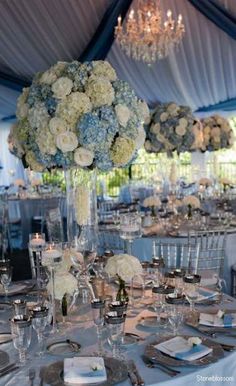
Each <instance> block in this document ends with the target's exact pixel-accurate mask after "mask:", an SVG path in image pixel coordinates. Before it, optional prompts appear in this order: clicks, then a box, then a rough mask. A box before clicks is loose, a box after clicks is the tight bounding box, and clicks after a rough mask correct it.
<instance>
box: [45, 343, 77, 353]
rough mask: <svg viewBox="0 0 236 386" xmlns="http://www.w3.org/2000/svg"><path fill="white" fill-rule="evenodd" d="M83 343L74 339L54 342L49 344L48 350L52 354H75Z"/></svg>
mask: <svg viewBox="0 0 236 386" xmlns="http://www.w3.org/2000/svg"><path fill="white" fill-rule="evenodd" d="M80 348H81V345H80V344H79V343H78V342H74V341H72V340H69V339H67V340H62V341H58V342H53V343H51V344H49V345H48V346H47V352H48V353H49V354H51V355H63V356H64V355H66V356H68V355H75V354H76V353H78V352H79V351H80Z"/></svg>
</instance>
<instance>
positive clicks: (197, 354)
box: [154, 336, 212, 361]
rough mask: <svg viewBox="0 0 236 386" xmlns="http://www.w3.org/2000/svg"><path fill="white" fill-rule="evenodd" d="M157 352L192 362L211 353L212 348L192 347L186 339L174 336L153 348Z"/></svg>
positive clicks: (201, 345) (200, 345)
mask: <svg viewBox="0 0 236 386" xmlns="http://www.w3.org/2000/svg"><path fill="white" fill-rule="evenodd" d="M154 347H155V348H156V349H157V350H159V351H161V352H163V353H164V354H167V355H169V356H171V357H174V358H177V359H183V360H186V361H193V360H195V359H199V358H202V357H204V356H205V355H207V354H209V353H210V352H212V348H210V347H207V346H204V345H203V344H199V345H196V346H192V345H190V344H189V343H188V341H187V339H185V338H183V337H181V336H176V337H175V338H171V339H169V340H167V341H165V342H162V343H159V344H157V345H156V346H154Z"/></svg>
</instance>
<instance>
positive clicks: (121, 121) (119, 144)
mask: <svg viewBox="0 0 236 386" xmlns="http://www.w3.org/2000/svg"><path fill="white" fill-rule="evenodd" d="M16 115H17V118H18V123H17V126H15V127H13V128H12V131H11V134H10V136H9V148H10V150H11V151H12V152H13V153H14V154H15V155H17V156H18V157H20V158H22V159H23V161H25V164H26V165H28V166H29V167H30V168H31V169H32V170H35V171H43V170H44V169H50V168H52V167H63V168H67V169H68V168H71V167H73V166H79V167H81V168H90V169H91V168H95V167H97V168H98V169H99V170H102V171H107V170H111V169H112V168H113V167H126V166H127V165H128V164H129V163H130V162H132V161H133V160H134V159H135V158H136V156H137V151H138V150H139V148H140V147H142V146H143V144H144V141H145V130H144V128H143V123H144V122H148V121H149V109H148V107H147V105H146V103H145V102H143V101H141V100H139V99H138V98H137V96H136V95H135V92H134V91H133V90H132V89H131V88H130V86H129V85H128V83H126V82H124V81H122V80H119V79H118V78H117V75H116V72H115V70H114V68H113V67H112V66H111V65H110V64H109V63H108V62H106V61H93V62H86V63H79V62H78V61H73V62H72V63H66V62H58V63H57V64H55V65H54V66H52V67H51V68H49V69H48V70H47V71H45V72H43V73H38V74H36V76H35V77H34V79H33V82H32V85H31V86H30V87H29V88H25V89H24V90H23V92H22V94H21V95H20V97H19V98H18V102H17V111H16Z"/></svg>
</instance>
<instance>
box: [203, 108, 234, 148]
mask: <svg viewBox="0 0 236 386" xmlns="http://www.w3.org/2000/svg"><path fill="white" fill-rule="evenodd" d="M201 122H202V127H203V144H202V146H201V150H202V151H206V150H208V151H214V150H219V149H228V148H230V147H232V146H233V143H234V134H233V130H232V128H231V127H230V124H229V121H228V120H227V119H225V118H224V117H221V116H220V115H213V116H212V117H207V118H204V119H202V121H201Z"/></svg>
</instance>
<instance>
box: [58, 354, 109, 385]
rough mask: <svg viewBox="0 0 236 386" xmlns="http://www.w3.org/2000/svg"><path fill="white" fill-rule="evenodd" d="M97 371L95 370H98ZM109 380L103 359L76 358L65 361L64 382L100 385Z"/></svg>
mask: <svg viewBox="0 0 236 386" xmlns="http://www.w3.org/2000/svg"><path fill="white" fill-rule="evenodd" d="M96 367H97V370H95V371H94V370H93V368H96ZM106 379H107V374H106V369H105V365H104V360H103V358H101V357H74V358H65V359H64V381H65V382H68V383H99V382H104V381H106Z"/></svg>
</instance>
